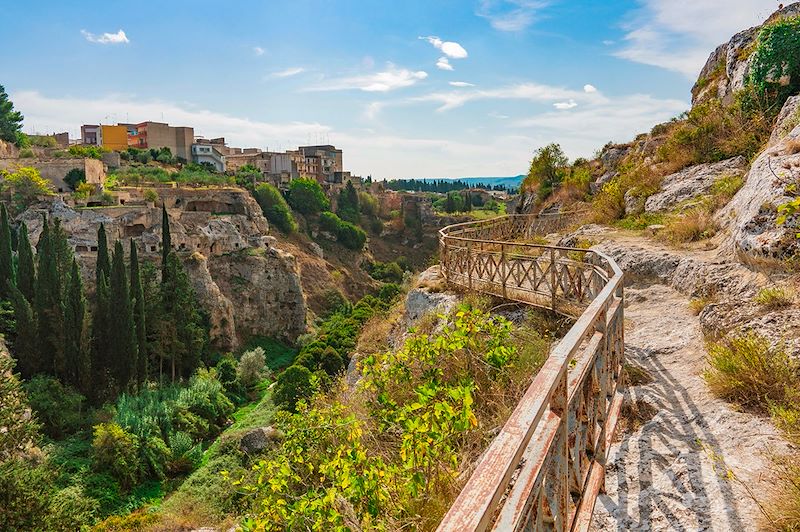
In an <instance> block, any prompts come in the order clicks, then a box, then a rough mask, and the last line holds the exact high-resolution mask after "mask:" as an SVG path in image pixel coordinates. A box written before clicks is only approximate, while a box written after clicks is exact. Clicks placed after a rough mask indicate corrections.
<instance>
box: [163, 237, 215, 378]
mask: <svg viewBox="0 0 800 532" xmlns="http://www.w3.org/2000/svg"><path fill="white" fill-rule="evenodd" d="M166 279H167V281H166V282H162V284H161V298H162V308H163V311H162V312H163V314H162V318H161V324H160V325H161V326H160V328H159V329H160V334H159V343H160V344H161V348H162V349H164V351H165V352H166V353H167V354H168V356H169V358H170V366H171V368H170V370H171V374H172V380H173V381H174V380H175V378H176V377H178V376H180V375H182V376H188V375H190V374H191V372H192V371H193V370H194V369H195V368H196V367H197V365H198V364H199V362H200V354H201V353H202V352H203V349H204V346H205V330H204V328H203V326H202V316H201V315H200V313H199V312H198V305H197V302H196V301H195V298H194V292H193V290H192V287H191V283H190V282H189V276H188V275H187V274H186V270H185V269H184V268H183V264H182V263H181V260H180V258H179V257H178V255H177V254H176V253H175V252H172V253H170V254H169V255H168V256H167V272H166Z"/></svg>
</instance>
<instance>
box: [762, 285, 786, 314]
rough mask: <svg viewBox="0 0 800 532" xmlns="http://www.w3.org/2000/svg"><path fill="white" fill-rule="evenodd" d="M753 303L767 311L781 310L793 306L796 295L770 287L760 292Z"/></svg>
mask: <svg viewBox="0 0 800 532" xmlns="http://www.w3.org/2000/svg"><path fill="white" fill-rule="evenodd" d="M753 301H754V302H755V303H757V304H758V305H760V306H761V307H763V308H764V309H766V310H779V309H782V308H786V307H789V306H791V305H792V303H793V302H794V294H793V293H792V292H791V290H788V289H786V288H783V287H780V286H769V287H767V288H762V289H761V290H759V291H758V294H756V296H755V298H754V299H753Z"/></svg>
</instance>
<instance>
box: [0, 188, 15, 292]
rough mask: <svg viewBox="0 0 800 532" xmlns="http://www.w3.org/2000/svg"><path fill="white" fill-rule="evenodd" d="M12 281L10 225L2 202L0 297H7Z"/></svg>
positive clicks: (0, 217)
mask: <svg viewBox="0 0 800 532" xmlns="http://www.w3.org/2000/svg"><path fill="white" fill-rule="evenodd" d="M14 282H15V280H14V258H13V255H12V251H11V227H10V226H9V224H8V211H6V205H5V203H3V204H0V298H2V299H9V295H10V293H9V286H10V285H11V284H12V283H14Z"/></svg>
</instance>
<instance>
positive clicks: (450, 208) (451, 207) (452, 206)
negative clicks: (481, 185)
mask: <svg viewBox="0 0 800 532" xmlns="http://www.w3.org/2000/svg"><path fill="white" fill-rule="evenodd" d="M454 196H455V195H454V194H453V193H452V192H448V193H447V198H446V199H445V204H444V210H445V211H446V212H448V213H451V214H452V213H454V212H456V201H455V197H454Z"/></svg>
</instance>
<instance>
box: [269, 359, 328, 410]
mask: <svg viewBox="0 0 800 532" xmlns="http://www.w3.org/2000/svg"><path fill="white" fill-rule="evenodd" d="M316 389H317V386H316V379H314V377H313V375H312V374H311V371H309V370H308V368H306V367H303V366H298V365H296V364H295V365H293V366H289V367H288V368H286V370H285V371H284V372H283V373H281V374H280V375H278V380H277V381H276V384H275V390H274V392H273V394H272V400H273V401H274V402H275V406H277V407H278V408H281V409H283V410H288V411H290V412H294V410H295V407H296V406H297V402H298V401H299V400H301V399H305V398H308V397H311V395H312V394H313V393H314V391H316Z"/></svg>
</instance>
